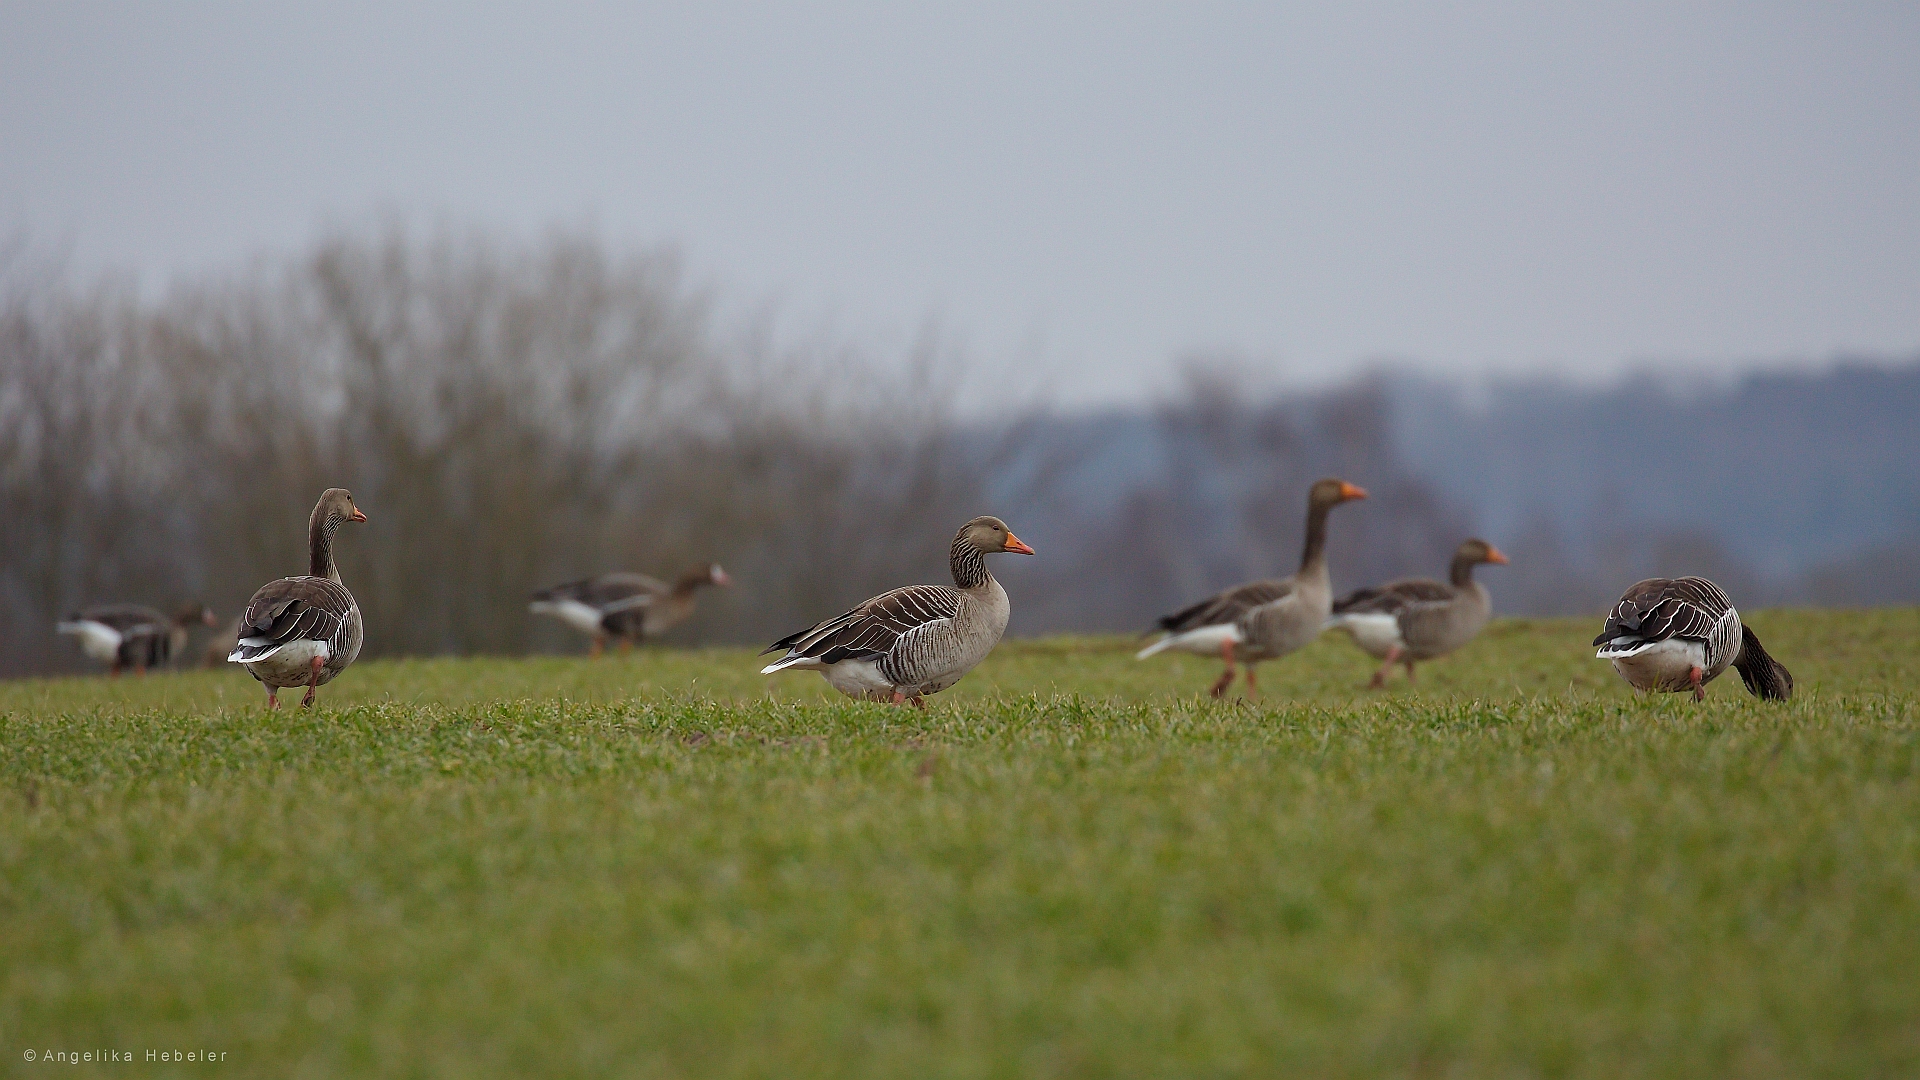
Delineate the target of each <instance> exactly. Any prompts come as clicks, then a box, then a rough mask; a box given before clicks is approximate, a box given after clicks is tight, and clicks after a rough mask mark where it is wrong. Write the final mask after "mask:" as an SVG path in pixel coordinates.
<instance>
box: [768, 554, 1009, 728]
mask: <svg viewBox="0 0 1920 1080" xmlns="http://www.w3.org/2000/svg"><path fill="white" fill-rule="evenodd" d="M999 551H1012V552H1017V553H1019V554H1022V555H1031V554H1033V549H1032V548H1030V547H1028V546H1027V545H1026V544H1023V543H1021V542H1020V539H1019V538H1018V537H1016V536H1014V535H1013V533H1012V532H1011V531H1010V530H1008V528H1007V526H1006V523H1005V522H1003V521H1001V520H1000V519H999V518H996V517H977V518H974V519H973V520H972V521H969V522H967V523H966V524H965V525H963V526H961V528H960V532H959V533H958V534H957V535H955V536H954V538H953V547H952V549H951V551H950V553H949V556H948V565H949V566H950V567H951V568H952V570H953V584H952V585H951V586H948V585H909V586H907V587H906V588H904V589H895V590H893V591H892V592H889V593H882V594H880V595H879V596H876V597H874V598H873V599H871V600H868V601H867V602H866V603H864V604H861V605H860V606H859V607H857V608H854V609H853V610H852V611H849V612H847V613H846V614H844V615H840V616H837V617H835V618H832V619H828V620H827V621H825V622H823V623H817V624H815V625H813V626H810V627H808V628H806V629H805V630H802V631H800V632H799V633H797V634H789V635H787V636H786V637H783V638H781V639H780V640H779V641H776V642H774V643H773V644H772V645H770V646H768V647H767V649H766V652H775V651H777V650H780V649H785V650H787V654H786V655H785V656H782V657H781V658H780V659H778V660H776V661H774V662H773V663H771V664H768V665H767V666H766V667H764V668H761V669H760V673H761V674H762V675H771V674H773V673H774V672H776V671H787V670H790V669H800V670H806V671H818V672H819V673H820V674H821V675H823V676H825V677H826V680H827V682H828V683H830V684H832V686H833V688H834V689H835V690H838V691H840V692H841V693H843V694H846V695H847V696H849V697H856V698H866V699H868V700H871V701H891V702H893V703H895V704H899V703H901V702H903V701H909V702H912V703H913V704H914V705H916V706H918V707H920V708H925V707H926V702H925V701H924V700H922V698H923V697H924V696H925V695H927V694H935V693H939V692H940V691H942V690H945V689H946V688H947V687H949V686H952V685H953V684H954V683H957V682H959V681H960V677H961V676H962V675H965V674H966V673H967V672H969V671H971V670H973V667H974V665H976V664H978V663H979V662H980V661H982V660H984V659H986V657H987V654H988V653H990V652H992V651H993V647H994V646H995V645H997V644H999V642H1000V635H1001V634H1002V633H1003V632H1005V631H1006V629H1007V616H1008V614H1009V613H1010V608H1009V607H1008V604H1007V592H1006V590H1005V589H1002V588H1001V587H1000V583H999V582H998V581H995V580H994V577H993V575H992V574H991V573H989V572H988V571H987V560H986V556H987V555H989V554H991V553H994V552H999Z"/></svg>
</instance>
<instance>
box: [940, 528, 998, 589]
mask: <svg viewBox="0 0 1920 1080" xmlns="http://www.w3.org/2000/svg"><path fill="white" fill-rule="evenodd" d="M947 565H948V567H949V568H951V569H952V570H953V583H954V584H955V585H956V586H958V587H960V588H962V589H978V588H980V587H982V586H984V585H985V584H986V583H987V582H989V581H991V580H993V575H992V574H989V573H988V572H987V557H986V555H985V554H983V553H982V552H981V551H980V549H979V548H977V547H975V546H974V545H973V544H972V542H970V541H969V540H968V539H967V538H966V536H964V535H961V536H956V537H954V539H953V550H952V551H951V552H950V553H949V554H948V557H947Z"/></svg>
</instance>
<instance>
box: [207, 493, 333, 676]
mask: <svg viewBox="0 0 1920 1080" xmlns="http://www.w3.org/2000/svg"><path fill="white" fill-rule="evenodd" d="M365 520H367V515H365V514H363V513H361V512H360V509H359V507H357V506H355V505H353V496H352V495H350V494H348V493H347V491H346V489H344V488H328V489H327V490H326V492H325V493H323V494H322V495H321V496H320V501H319V502H318V503H317V504H315V506H314V508H313V516H312V517H311V518H309V519H308V521H307V573H306V575H305V576H304V577H288V578H281V579H280V580H278V581H269V582H267V583H266V584H265V585H262V586H260V591H259V592H256V593H254V594H253V599H251V600H249V601H247V610H246V614H244V615H242V616H240V639H239V641H238V642H236V643H235V645H234V649H233V652H231V653H229V654H228V655H227V659H228V660H230V661H232V662H233V663H236V664H239V665H241V666H242V667H244V668H246V669H247V673H248V674H250V675H252V676H253V677H254V678H256V679H258V680H260V681H261V682H262V683H265V684H266V687H267V707H268V708H274V709H277V708H279V707H280V698H279V692H280V689H281V688H282V687H287V686H300V685H303V684H304V685H305V686H306V688H307V696H306V697H304V698H302V699H301V701H300V704H302V705H312V704H313V693H314V691H315V690H317V689H318V688H319V687H321V686H323V685H325V684H326V683H329V682H332V681H333V677H334V676H335V675H338V674H340V673H341V672H342V671H345V670H346V667H347V665H348V664H351V663H353V659H354V657H356V656H359V655H360V645H361V641H362V631H361V625H360V605H359V604H357V603H355V602H354V599H353V594H352V593H350V592H348V591H347V587H346V586H345V585H342V584H341V583H340V569H339V567H336V566H335V565H334V564H333V532H334V530H335V529H338V528H339V527H340V523H341V522H343V521H365Z"/></svg>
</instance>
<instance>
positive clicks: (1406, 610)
mask: <svg viewBox="0 0 1920 1080" xmlns="http://www.w3.org/2000/svg"><path fill="white" fill-rule="evenodd" d="M1506 562H1507V557H1506V556H1505V555H1502V554H1500V549H1499V548H1496V547H1494V546H1493V545H1492V544H1489V543H1487V542H1486V541H1485V540H1479V539H1472V540H1463V541H1461V543H1460V546H1459V547H1457V548H1455V549H1454V550H1453V566H1452V568H1451V569H1450V570H1449V571H1448V573H1447V580H1446V581H1434V580H1432V579H1431V578H1402V579H1400V580H1399V581H1389V582H1387V583H1386V584H1385V585H1378V586H1375V587H1373V588H1370V589H1357V590H1355V591H1353V592H1351V593H1348V594H1347V595H1346V596H1345V597H1343V598H1342V599H1340V600H1339V601H1338V602H1336V603H1335V604H1334V605H1333V618H1332V619H1330V620H1328V622H1327V625H1328V626H1329V627H1335V628H1338V629H1341V630H1345V631H1346V632H1347V633H1348V634H1350V635H1352V637H1353V642H1354V644H1356V645H1358V646H1360V648H1361V649H1363V650H1365V651H1366V652H1367V653H1369V654H1371V655H1373V656H1374V657H1376V658H1377V659H1380V660H1382V661H1384V663H1382V664H1381V665H1380V670H1379V671H1376V672H1374V673H1373V682H1372V683H1371V684H1370V685H1372V686H1373V687H1375V688H1378V687H1382V686H1385V685H1386V684H1387V674H1388V673H1389V672H1391V671H1392V670H1393V665H1394V664H1396V663H1398V664H1404V665H1406V669H1407V681H1408V682H1412V681H1413V663H1414V661H1416V660H1432V659H1434V658H1435V657H1440V656H1445V655H1447V654H1448V653H1450V652H1452V651H1453V650H1455V649H1457V648H1459V647H1460V646H1462V645H1465V644H1466V643H1467V642H1469V641H1472V640H1473V638H1474V635H1476V634H1478V633H1479V632H1480V628H1481V627H1483V626H1485V625H1487V619H1488V617H1489V616H1491V615H1492V614H1493V598H1492V597H1491V596H1488V595H1487V587H1486V586H1484V585H1482V584H1480V583H1479V582H1477V581H1475V580H1473V568H1474V567H1476V566H1479V565H1480V564H1482V563H1492V564H1494V565H1496V566H1504V565H1506Z"/></svg>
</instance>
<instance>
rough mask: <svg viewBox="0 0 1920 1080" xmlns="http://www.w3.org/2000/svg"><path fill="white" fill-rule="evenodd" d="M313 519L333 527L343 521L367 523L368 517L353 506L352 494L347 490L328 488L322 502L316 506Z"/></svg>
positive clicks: (323, 494) (321, 496) (321, 498)
mask: <svg viewBox="0 0 1920 1080" xmlns="http://www.w3.org/2000/svg"><path fill="white" fill-rule="evenodd" d="M313 519H314V520H315V521H317V522H325V523H326V524H327V525H329V526H333V525H338V524H340V523H341V522H343V521H365V520H367V515H365V514H363V513H361V512H360V508H359V507H357V506H355V505H354V504H353V493H352V492H350V491H348V490H347V489H346V488H328V489H327V490H326V491H324V492H322V493H321V495H320V501H319V502H318V503H316V504H314V507H313ZM329 531H331V530H329Z"/></svg>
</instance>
